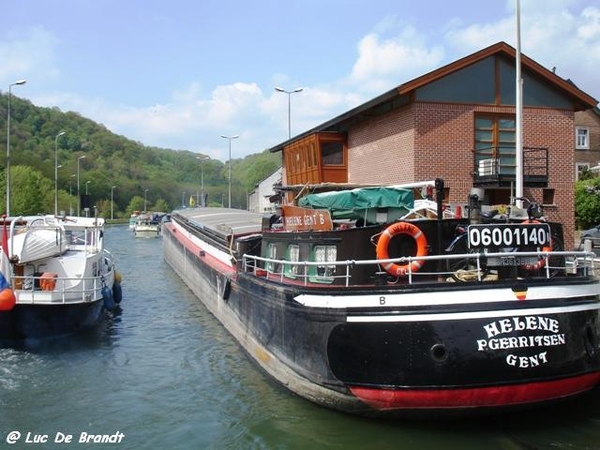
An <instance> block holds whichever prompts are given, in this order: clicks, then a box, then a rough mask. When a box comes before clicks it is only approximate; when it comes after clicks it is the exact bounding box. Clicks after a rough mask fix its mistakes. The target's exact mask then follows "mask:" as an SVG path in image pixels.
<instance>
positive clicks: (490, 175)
mask: <svg viewBox="0 0 600 450" xmlns="http://www.w3.org/2000/svg"><path fill="white" fill-rule="evenodd" d="M473 162H474V166H473V182H474V184H475V185H476V186H481V185H497V186H507V185H510V184H511V183H513V182H514V181H515V177H516V171H517V166H516V163H517V158H516V154H515V149H514V147H488V148H483V149H477V150H475V152H474V157H473ZM523 184H524V185H525V186H528V187H547V186H548V148H545V147H524V148H523Z"/></svg>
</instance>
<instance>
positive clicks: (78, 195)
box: [77, 155, 85, 217]
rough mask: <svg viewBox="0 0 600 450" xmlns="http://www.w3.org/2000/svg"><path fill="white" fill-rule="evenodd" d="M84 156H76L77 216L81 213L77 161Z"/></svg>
mask: <svg viewBox="0 0 600 450" xmlns="http://www.w3.org/2000/svg"><path fill="white" fill-rule="evenodd" d="M83 158H85V155H81V156H80V157H79V158H77V217H79V215H80V214H81V195H80V194H79V161H81V160H82V159H83Z"/></svg>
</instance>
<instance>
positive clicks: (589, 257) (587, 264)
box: [243, 250, 595, 287]
mask: <svg viewBox="0 0 600 450" xmlns="http://www.w3.org/2000/svg"><path fill="white" fill-rule="evenodd" d="M507 257H508V258H510V257H513V258H514V257H523V258H525V257H537V258H541V259H543V261H544V277H545V278H551V276H552V272H553V271H554V270H557V269H559V270H565V271H570V272H569V273H571V272H572V273H576V272H577V271H578V270H583V273H585V274H586V275H587V274H589V275H595V272H594V269H595V268H594V257H595V255H594V253H592V252H587V251H579V250H576V251H543V250H538V251H520V252H509V253H507V252H493V253H492V252H478V253H464V254H444V255H428V256H422V257H413V256H403V257H400V258H390V259H369V260H346V261H290V260H285V259H272V258H264V257H262V256H256V255H244V256H243V268H244V270H245V271H247V272H254V273H258V272H259V271H266V275H267V277H268V276H269V275H273V276H276V277H277V278H279V281H280V282H283V281H284V280H285V279H286V278H289V276H288V277H286V275H285V273H286V268H287V269H289V268H290V267H299V268H300V267H301V268H303V270H298V271H295V272H294V276H293V277H297V278H303V279H304V285H307V284H308V283H309V280H310V279H311V278H314V279H316V280H319V279H320V280H333V279H336V278H345V280H346V281H345V284H346V287H348V286H350V280H351V278H352V274H351V270H352V268H354V267H355V266H365V265H381V264H388V263H394V264H403V265H404V264H406V265H407V266H408V267H407V277H406V278H407V281H408V284H412V283H413V278H414V277H415V276H419V275H430V276H431V275H451V274H452V273H453V272H434V273H432V272H423V271H418V272H417V271H413V270H412V265H411V263H412V262H413V261H420V262H428V261H448V260H468V261H470V262H472V264H473V265H474V266H475V267H474V268H473V269H471V270H470V271H471V272H472V273H474V274H475V275H476V277H477V281H483V280H484V277H485V273H484V271H483V270H482V269H483V267H484V266H485V262H484V261H485V260H487V259H489V258H507ZM552 257H559V258H564V261H565V264H564V266H562V267H557V266H551V265H550V262H551V261H550V258H552ZM324 266H335V267H338V266H344V267H345V268H346V270H345V274H343V275H337V276H336V275H333V276H318V275H314V274H310V273H309V271H308V270H306V268H307V267H324ZM269 267H281V270H277V271H272V270H270V269H269ZM377 273H383V272H377Z"/></svg>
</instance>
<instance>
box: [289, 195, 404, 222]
mask: <svg viewBox="0 0 600 450" xmlns="http://www.w3.org/2000/svg"><path fill="white" fill-rule="evenodd" d="M413 205H414V197H413V192H412V191H411V190H408V189H400V188H391V187H375V188H358V189H352V190H348V191H337V192H334V191H331V192H323V193H320V194H309V195H306V196H304V197H302V198H301V199H300V200H299V201H298V206H302V207H304V208H312V209H327V210H329V212H330V214H331V217H332V218H333V219H364V218H365V217H367V215H368V216H372V215H373V214H375V213H377V212H379V211H381V210H388V213H389V212H390V211H389V210H394V211H395V214H394V215H398V216H401V215H404V214H406V213H408V212H409V210H410V209H412V208H413ZM369 221H371V220H369Z"/></svg>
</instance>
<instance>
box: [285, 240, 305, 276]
mask: <svg viewBox="0 0 600 450" xmlns="http://www.w3.org/2000/svg"><path fill="white" fill-rule="evenodd" d="M287 252H288V255H287V260H288V261H290V262H294V263H297V262H298V261H300V246H299V245H297V244H292V245H290V246H288V249H287ZM285 269H286V270H285V275H286V276H288V277H290V278H296V277H297V276H298V275H302V273H303V271H302V266H299V265H297V264H287V265H286V268H285Z"/></svg>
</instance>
